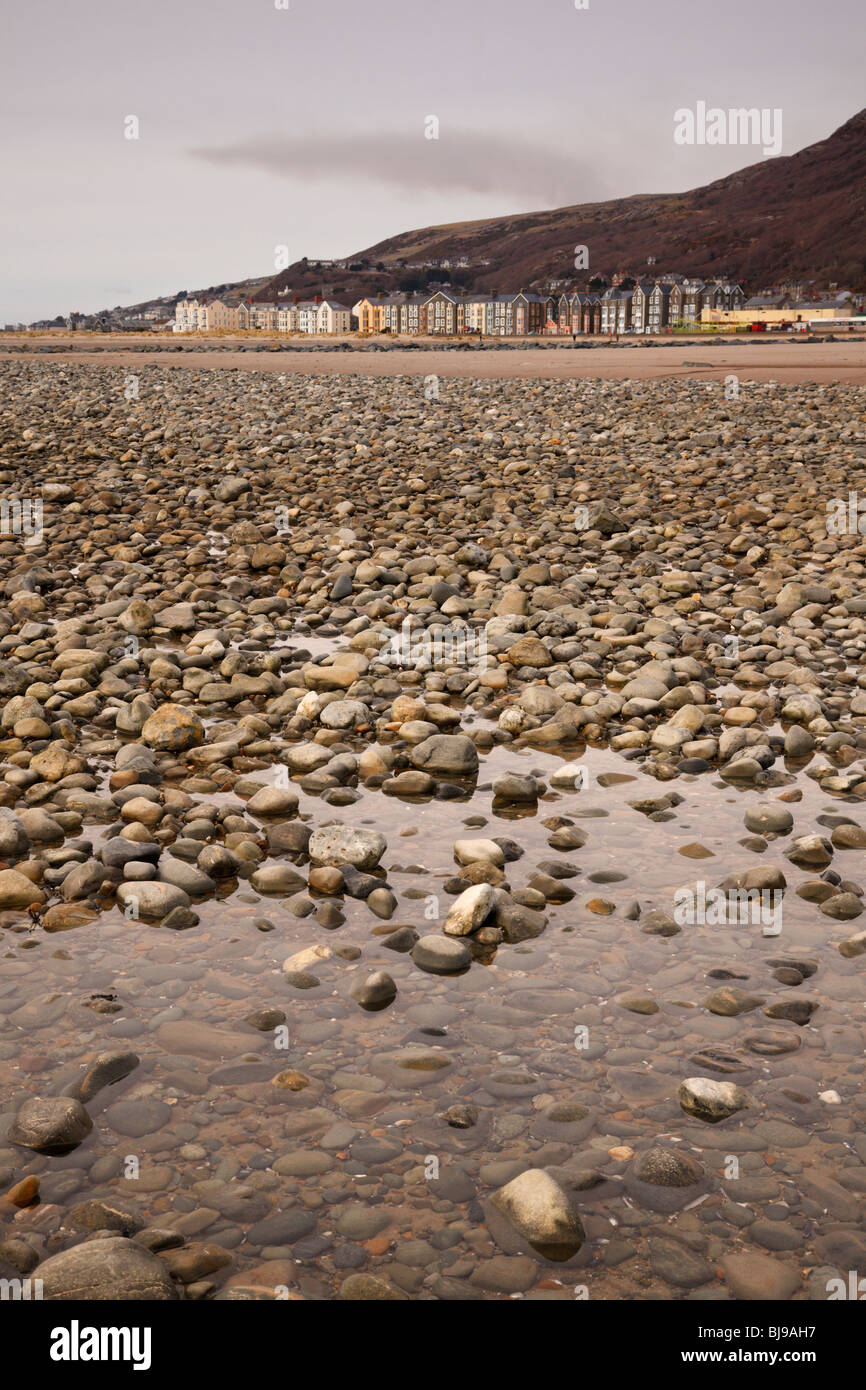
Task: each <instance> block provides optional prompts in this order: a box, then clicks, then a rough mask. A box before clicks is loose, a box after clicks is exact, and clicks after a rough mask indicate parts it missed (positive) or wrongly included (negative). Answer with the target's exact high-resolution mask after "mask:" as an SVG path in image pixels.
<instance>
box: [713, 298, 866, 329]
mask: <svg viewBox="0 0 866 1390" xmlns="http://www.w3.org/2000/svg"><path fill="white" fill-rule="evenodd" d="M851 314H852V309H851V305H850V304H848V303H845V302H842V303H840V304H836V303H835V302H834V303H832V304H827V303H826V302H825V301H822V302H821V303H820V304H790V305H789V306H788V307H787V308H779V307H778V306H777V305H775V304H774V305H772V306H764V305H755V306H754V307H753V308H751V309H749V308H748V307H747V306H744V307H743V308H742V309H703V310H702V311H701V323H711V324H726V323H729V324H732V325H733V324H743V323H766V324H773V323H808V322H809V320H810V319H847V318H850V317H851Z"/></svg>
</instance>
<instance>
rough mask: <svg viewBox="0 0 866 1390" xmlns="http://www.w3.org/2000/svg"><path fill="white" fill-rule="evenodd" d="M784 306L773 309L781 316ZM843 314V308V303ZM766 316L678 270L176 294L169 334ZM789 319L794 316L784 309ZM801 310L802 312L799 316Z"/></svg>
mask: <svg viewBox="0 0 866 1390" xmlns="http://www.w3.org/2000/svg"><path fill="white" fill-rule="evenodd" d="M789 302H790V301H788V300H787V299H786V300H785V304H782V302H781V300H780V301H779V307H777V308H776V310H775V311H772V316H773V317H778V318H780V319H782V318H784V317H785V316H786V308H785V305H787V304H788V303H789ZM809 309H810V312H815V313H816V315H817V316H819V317H820V316H823V315H824V314H831V313H833V312H835V311H838V310H839V303H838V301H837V300H834V301H831V302H830V304H829V305H828V304H826V303H823V304H821V305H818V304H817V303H815V304H814V305H810V306H809ZM848 312H850V309H849V310H848ZM770 315H771V309H770V308H769V307H768V300H767V298H766V297H761V296H756V297H755V298H754V299H747V297H746V294H745V291H744V290H743V288H742V286H741V285H738V284H735V283H733V282H732V281H728V280H695V279H692V280H689V279H686V278H685V277H684V276H682V275H668V276H664V277H660V278H658V279H643V280H638V281H637V282H635V283H634V285H633V287H632V288H623V286H622V280H621V279H620V280H619V281H618V282H617V283H615V284H613V285H611V286H610V288H608V289H606V290H603V291H599V292H598V293H591V292H586V293H585V292H581V291H578V290H572V291H568V292H566V293H562V294H559V295H540V294H531V293H526V292H524V291H523V290H521V291H519V292H518V293H516V294H488V295H485V294H461V293H459V292H457V291H453V290H450V289H437V290H435V291H434V292H432V293H429V294H402V293H401V294H389V295H379V296H377V297H373V298H366V297H365V298H363V299H360V300H359V301H358V302H357V304H354V305H353V306H352V307H351V308H350V307H349V306H348V305H347V304H341V303H339V302H338V301H337V300H335V299H330V298H327V297H319V296H316V298H315V299H309V300H297V299H296V300H293V301H291V302H290V301H289V300H288V299H284V300H280V301H279V302H272V303H266V302H263V301H256V300H245V301H242V302H241V303H240V304H237V305H230V304H227V303H225V302H224V301H222V300H220V299H210V300H204V299H201V300H199V299H183V300H180V301H179V302H178V304H177V307H176V312H175V321H174V324H173V327H174V330H175V332H180V333H183V332H203V331H220V332H237V331H245V330H260V331H268V332H272V333H304V334H320V333H321V334H344V333H351V332H355V331H357V332H359V333H391V334H401V335H406V336H425V335H442V336H447V337H458V336H461V335H463V334H466V333H480V334H483V335H485V336H487V337H515V338H517V337H524V336H531V335H538V334H547V335H551V334H552V335H581V336H583V335H589V334H601V335H605V336H610V335H618V334H621V333H649V334H659V333H666V332H669V331H671V330H672V329H674V328H680V327H682V328H686V329H688V328H694V327H696V326H697V325H699V324H704V325H706V324H723V323H726V322H727V323H736V322H741V323H742V322H747V321H748V320H749V318H750V317H752V316H754V318H756V319H757V318H763V317H767V316H770ZM787 316H788V317H789V318H791V317H794V315H793V314H788V315H787ZM797 317H800V315H797Z"/></svg>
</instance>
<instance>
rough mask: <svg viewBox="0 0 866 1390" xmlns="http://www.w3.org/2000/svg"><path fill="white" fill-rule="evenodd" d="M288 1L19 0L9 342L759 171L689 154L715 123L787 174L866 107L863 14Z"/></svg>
mask: <svg viewBox="0 0 866 1390" xmlns="http://www.w3.org/2000/svg"><path fill="white" fill-rule="evenodd" d="M284 2H287V3H288V9H277V8H276V4H275V0H139V3H130V0H21V3H18V4H15V3H14V0H5V4H4V6H3V13H2V18H0V51H2V53H3V56H4V62H3V78H2V83H0V111H2V120H3V142H2V145H3V156H2V159H3V186H2V193H3V196H2V198H0V247H2V252H3V255H2V260H0V323H3V322H16V321H18V320H22V321H25V322H29V321H31V320H32V319H35V318H40V317H48V316H53V315H54V314H56V313H66V312H68V311H69V310H71V309H78V310H81V311H82V312H90V311H93V310H96V309H100V308H103V307H106V306H113V305H115V304H127V303H132V302H135V301H137V300H141V299H145V298H148V297H150V296H153V295H157V294H170V293H173V292H175V291H177V290H179V289H197V288H202V287H204V286H207V285H211V284H217V283H220V282H223V281H227V280H238V279H242V278H244V277H246V276H249V275H266V274H269V273H273V271H274V248H275V247H276V246H279V245H283V244H285V245H286V246H288V248H289V256H290V259H291V260H296V259H298V258H299V257H301V256H304V255H306V256H309V257H311V258H314V257H333V256H344V255H347V254H349V253H350V252H353V251H357V250H360V249H362V248H364V247H366V246H369V245H371V244H373V243H374V242H376V241H379V240H381V239H382V238H384V237H387V236H393V235H396V234H397V233H398V232H401V231H407V230H409V229H411V228H413V227H423V226H426V225H429V224H431V223H441V222H452V221H458V220H464V219H470V218H479V217H494V216H497V215H499V214H503V213H513V212H526V211H530V210H533V209H536V208H545V207H557V206H561V205H563V204H568V203H578V202H584V201H589V200H593V199H598V198H607V197H614V196H626V195H628V194H632V193H661V192H674V191H680V190H684V189H687V188H693V187H696V186H698V185H700V184H703V183H707V182H709V181H710V180H712V179H715V178H720V177H721V176H722V175H724V174H727V173H730V172H731V171H733V170H734V169H737V168H742V167H744V166H745V165H748V164H751V163H754V162H755V161H756V160H757V159H760V158H761V157H762V155H761V150H760V149H757V148H756V149H752V148H750V147H746V148H744V147H742V146H720V147H715V148H713V147H707V146H698V145H695V146H687V145H685V146H684V145H678V144H676V143H675V141H674V139H673V131H674V112H675V111H676V110H677V109H678V108H686V107H688V108H693V107H694V106H695V105H696V103H697V102H698V101H705V102H706V103H707V104H708V105H709V106H719V107H723V108H729V107H741V106H748V107H752V106H754V107H759V108H765V107H766V108H780V109H781V110H782V112H783V148H782V153H783V154H792V153H794V152H795V151H796V150H798V149H802V148H803V146H805V145H808V144H812V143H813V142H814V141H816V140H819V139H822V138H823V137H825V136H826V135H829V134H830V133H831V132H832V131H833V130H835V129H836V128H837V127H838V126H839V125H841V124H843V122H844V121H846V120H847V119H848V118H849V117H850V116H852V115H853V114H854V113H855V112H856V111H858V110H860V109H861V108H862V107H863V106H864V105H866V84H864V71H866V62H864V59H866V43H864V37H866V5H864V0H821V3H820V4H818V3H815V0H726V3H725V4H720V3H719V0H589V8H588V9H580V10H579V9H577V8H576V6H575V0H436V3H433V0H277V3H284ZM129 116H135V117H137V119H138V122H139V138H138V139H137V140H130V139H126V138H125V136H124V123H125V120H126V118H127V117H129ZM431 116H435V117H436V118H437V120H438V122H439V138H438V140H432V139H427V138H425V122H427V121H428V118H429V117H431ZM430 128H431V127H430V126H429V124H428V125H427V129H430ZM792 230H794V229H792ZM576 239H579V238H577V229H576Z"/></svg>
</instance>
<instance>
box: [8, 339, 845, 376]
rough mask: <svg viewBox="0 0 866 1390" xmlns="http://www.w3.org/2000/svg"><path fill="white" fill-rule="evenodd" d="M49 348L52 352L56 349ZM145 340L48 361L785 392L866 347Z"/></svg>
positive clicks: (835, 372) (35, 354)
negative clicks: (704, 383) (732, 380)
mask: <svg viewBox="0 0 866 1390" xmlns="http://www.w3.org/2000/svg"><path fill="white" fill-rule="evenodd" d="M56 346H57V347H59V346H60V345H56ZM146 348H147V343H146V340H145V343H144V344H143V345H142V347H139V348H138V349H137V350H130V349H129V348H123V347H120V346H115V345H114V344H112V345H111V346H107V347H104V348H103V347H99V348H96V347H94V348H90V347H89V346H88V347H87V348H84V349H78V348H74V349H73V348H72V347H71V346H70V348H69V350H63V351H59V350H55V345H54V344H52V350H51V352H50V360H51V361H52V362H64V363H68V362H99V363H102V364H104V365H116V366H118V367H135V366H141V365H144V364H145V363H153V364H157V365H159V366H161V367H179V366H182V367H197V368H210V367H220V368H223V369H229V368H231V369H240V370H242V371H269V372H283V373H293V374H298V375H301V376H322V375H330V374H332V373H333V374H336V375H341V376H344V375H363V376H376V377H393V376H428V375H436V376H441V377H460V378H478V379H480V380H491V379H497V378H499V379H506V380H510V379H521V380H528V379H531V378H533V377H535V378H538V379H539V380H554V381H564V380H570V379H574V380H590V379H601V380H608V381H625V380H641V381H646V380H660V379H663V378H675V377H695V376H699V377H700V376H706V378H707V379H708V380H724V378H725V377H726V376H729V375H732V374H733V375H735V376H737V377H738V378H739V379H741V380H743V381H778V382H780V383H784V384H788V385H795V384H803V383H807V382H813V383H816V384H818V385H831V384H832V383H834V382H841V383H843V384H845V385H849V386H863V385H866V340H864V339H854V340H852V341H850V342H832V343H831V342H818V341H808V342H795V341H790V340H788V341H784V342H777V341H766V340H761V341H760V342H755V341H754V340H744V341H740V342H736V341H726V342H724V343H721V342H713V343H707V344H703V343H684V344H682V345H680V344H679V343H678V344H676V345H674V346H661V345H652V346H646V345H644V344H638V343H634V342H628V343H620V344H619V345H618V346H603V347H588V348H577V349H575V348H574V347H572V346H570V345H569V346H567V347H566V346H548V345H547V344H543V345H535V344H531V345H527V347H526V349H525V350H521V349H514V348H502V349H497V348H487V349H483V350H480V349H478V348H475V347H473V348H463V349H460V348H444V349H431V350H419V349H417V348H414V349H412V348H409V349H402V348H398V347H388V348H387V349H386V350H385V351H379V352H377V351H371V350H369V349H367V350H363V349H360V348H350V347H347V348H346V350H345V351H341V352H334V351H333V350H332V351H317V350H316V349H315V348H298V349H297V350H291V349H290V350H287V351H286V350H281V351H277V350H276V349H274V348H267V347H266V348H263V349H262V350H261V351H253V350H250V349H249V348H247V349H246V350H243V351H241V350H236V351H232V350H230V349H228V348H224V347H219V348H218V347H216V346H215V347H214V348H213V350H210V351H209V350H207V349H200V350H191V348H190V347H184V348H178V349H177V350H172V349H171V348H168V347H155V348H154V349H153V350H152V351H147V350H146ZM48 355H49V354H47V353H45V352H43V351H40V350H39V348H37V347H36V345H35V344H34V345H33V347H32V348H29V346H28V350H26V351H21V350H20V349H19V350H17V351H14V352H9V351H0V360H3V361H9V360H14V361H20V360H21V359H22V357H23V358H28V359H37V360H44V359H45V357H46V356H48Z"/></svg>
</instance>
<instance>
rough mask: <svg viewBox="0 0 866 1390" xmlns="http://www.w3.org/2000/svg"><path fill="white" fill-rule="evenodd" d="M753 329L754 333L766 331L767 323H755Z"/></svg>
mask: <svg viewBox="0 0 866 1390" xmlns="http://www.w3.org/2000/svg"><path fill="white" fill-rule="evenodd" d="M751 331H752V333H766V331H767V325H766V324H765V323H753V324H752V325H751Z"/></svg>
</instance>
